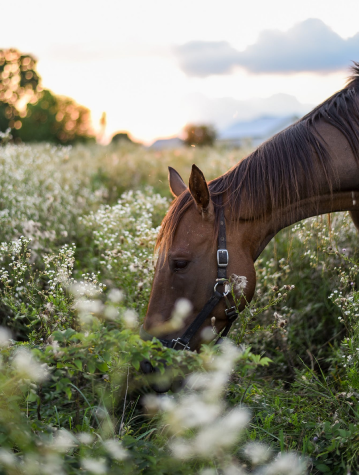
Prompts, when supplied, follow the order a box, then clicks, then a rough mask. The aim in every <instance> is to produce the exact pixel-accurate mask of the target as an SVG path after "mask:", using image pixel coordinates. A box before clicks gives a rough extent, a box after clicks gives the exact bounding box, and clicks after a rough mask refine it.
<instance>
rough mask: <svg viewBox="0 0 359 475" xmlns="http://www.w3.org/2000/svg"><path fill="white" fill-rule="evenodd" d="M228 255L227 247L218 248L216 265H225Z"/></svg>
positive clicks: (226, 264)
mask: <svg viewBox="0 0 359 475" xmlns="http://www.w3.org/2000/svg"><path fill="white" fill-rule="evenodd" d="M228 261H229V255H228V251H227V249H218V251H217V265H218V267H227V266H228Z"/></svg>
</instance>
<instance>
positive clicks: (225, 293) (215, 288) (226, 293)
mask: <svg viewBox="0 0 359 475" xmlns="http://www.w3.org/2000/svg"><path fill="white" fill-rule="evenodd" d="M219 284H220V285H224V282H217V283H216V284H215V286H214V291H215V292H217V285H219ZM224 288H226V287H224ZM228 294H229V290H227V291H225V292H223V297H227V295H228Z"/></svg>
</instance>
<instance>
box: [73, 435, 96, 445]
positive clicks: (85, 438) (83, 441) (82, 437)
mask: <svg viewBox="0 0 359 475" xmlns="http://www.w3.org/2000/svg"><path fill="white" fill-rule="evenodd" d="M76 437H77V438H78V440H79V441H80V442H81V444H85V445H89V444H91V442H92V441H93V435H92V434H89V433H88V432H79V433H78V434H76Z"/></svg>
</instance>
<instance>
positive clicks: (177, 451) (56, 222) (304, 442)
mask: <svg viewBox="0 0 359 475" xmlns="http://www.w3.org/2000/svg"><path fill="white" fill-rule="evenodd" d="M0 139H1V137H0ZM244 156H245V152H244V151H241V150H226V149H223V150H222V149H219V148H211V149H206V148H203V149H195V148H191V149H180V150H174V151H163V152H156V151H151V150H147V149H144V148H141V147H138V146H135V145H133V144H122V145H121V144H117V145H109V146H107V147H103V146H98V145H91V146H80V145H79V146H76V147H74V148H62V147H53V146H50V145H33V146H15V145H10V144H8V145H3V146H0V243H1V244H0V259H1V263H0V474H9V475H12V474H14V475H15V474H26V475H28V474H34V475H39V474H44V475H45V474H51V475H62V474H77V473H83V474H127V473H128V474H131V475H132V474H186V475H188V474H201V475H215V474H219V473H221V474H224V475H235V474H238V475H240V474H245V473H254V474H256V475H260V474H268V475H276V474H278V475H279V474H293V475H296V474H298V475H300V474H305V473H314V474H319V473H332V474H343V473H358V470H359V464H358V451H359V438H358V432H359V376H358V367H359V328H358V321H359V320H358V317H359V291H358V288H359V287H358V286H359V279H358V266H359V263H358V256H359V254H358V250H359V239H358V235H357V232H356V230H355V228H354V226H353V224H352V223H351V220H350V218H349V215H347V214H344V213H343V214H334V215H331V216H330V217H328V216H322V217H316V218H311V219H308V220H306V221H303V222H301V223H298V224H296V225H294V226H292V227H291V228H288V229H285V230H283V231H282V232H281V233H279V234H278V235H277V236H276V237H275V239H273V241H272V242H271V243H270V244H269V245H268V246H267V248H266V249H265V251H264V252H263V253H262V255H261V256H260V258H259V259H258V261H257V263H256V271H257V290H256V295H255V298H254V299H253V301H252V303H251V304H250V306H248V307H247V308H246V309H245V311H243V312H242V313H241V315H240V318H239V319H238V321H237V323H236V324H235V326H234V328H233V329H232V331H231V333H230V335H229V338H228V339H227V340H226V342H225V344H224V345H223V346H222V347H221V348H220V349H218V348H213V347H212V346H211V345H207V346H204V349H203V352H201V353H200V354H196V353H189V352H176V351H174V350H170V349H164V348H162V347H161V345H160V343H159V342H156V340H155V341H153V342H148V341H147V342H144V341H142V340H140V338H139V336H138V331H139V325H140V323H141V322H142V320H143V318H144V316H145V313H146V307H147V303H148V299H149V293H150V289H151V282H152V278H153V272H154V255H153V248H154V243H155V240H156V236H157V233H158V230H159V226H160V223H161V220H162V218H163V216H164V214H165V213H166V210H167V209H168V206H169V204H170V201H171V197H170V193H169V190H168V184H167V167H168V166H169V165H171V166H173V167H175V168H176V169H177V170H178V172H179V173H180V174H181V175H182V176H183V177H184V178H187V177H188V176H189V171H190V167H191V165H192V163H196V164H197V165H198V166H199V167H200V168H201V169H202V170H203V171H204V172H205V175H206V177H207V178H208V179H212V178H214V177H216V176H218V175H219V174H222V173H224V172H225V171H226V170H227V169H228V168H230V167H231V166H233V165H234V164H236V163H237V162H238V161H239V160H241V159H242V158H243V157H244ZM242 284H243V282H241V280H240V279H239V278H237V280H236V279H234V280H233V285H234V286H236V285H237V286H241V285H242ZM143 358H148V359H151V360H152V361H155V362H156V366H157V367H158V368H159V369H160V372H159V373H158V374H153V375H151V376H148V377H145V376H144V375H142V374H141V372H140V371H139V364H140V361H141V360H142V359H143ZM165 363H166V365H167V367H168V368H170V370H169V371H170V373H171V374H170V376H171V378H174V380H175V381H178V380H179V379H183V378H186V385H185V386H184V388H183V389H181V390H180V391H176V392H172V391H170V392H169V393H168V394H166V395H157V394H156V393H154V391H153V390H152V389H151V384H152V383H158V381H159V380H161V378H164V379H166V378H167V377H168V376H169V375H168V373H167V372H166V371H165V367H164V364H165Z"/></svg>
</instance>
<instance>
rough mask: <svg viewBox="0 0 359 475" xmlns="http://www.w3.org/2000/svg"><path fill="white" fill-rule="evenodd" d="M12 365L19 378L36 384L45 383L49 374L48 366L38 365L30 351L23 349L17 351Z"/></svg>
mask: <svg viewBox="0 0 359 475" xmlns="http://www.w3.org/2000/svg"><path fill="white" fill-rule="evenodd" d="M12 365H13V367H14V369H15V371H16V372H17V373H18V375H19V376H20V377H21V378H24V379H30V380H32V381H36V382H41V381H45V379H47V377H48V374H49V368H48V366H47V365H46V364H40V363H38V362H37V361H36V360H35V359H34V357H33V356H32V354H31V353H30V351H29V350H26V349H25V348H19V349H18V350H17V352H16V353H15V356H14V359H13V361H12Z"/></svg>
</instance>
